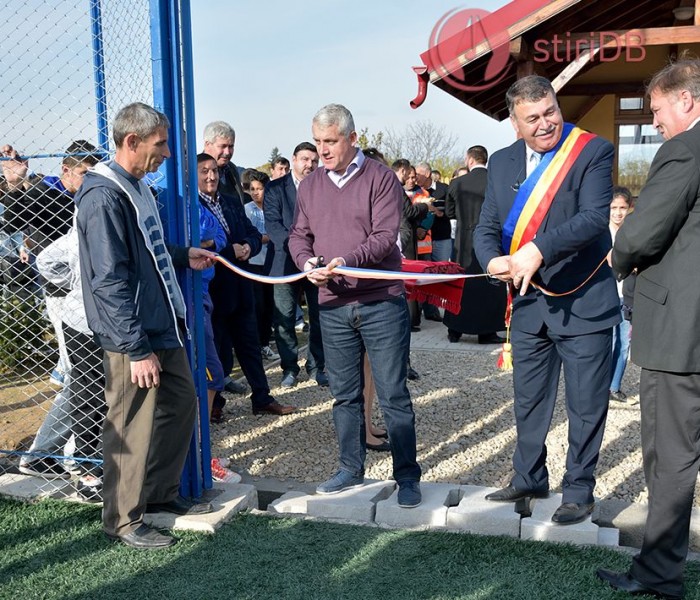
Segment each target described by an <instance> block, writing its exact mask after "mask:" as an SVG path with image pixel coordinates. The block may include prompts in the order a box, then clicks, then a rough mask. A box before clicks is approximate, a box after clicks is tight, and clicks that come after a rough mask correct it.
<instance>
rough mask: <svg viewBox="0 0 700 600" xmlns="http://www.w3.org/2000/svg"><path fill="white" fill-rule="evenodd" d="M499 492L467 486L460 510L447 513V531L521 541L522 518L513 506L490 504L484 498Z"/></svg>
mask: <svg viewBox="0 0 700 600" xmlns="http://www.w3.org/2000/svg"><path fill="white" fill-rule="evenodd" d="M496 489H498V488H484V487H480V486H477V485H463V486H461V487H460V489H459V492H460V496H461V500H460V501H459V504H458V505H457V506H453V507H450V508H448V509H447V527H448V529H455V530H459V531H464V532H467V533H477V534H481V535H505V536H508V537H514V538H517V537H520V515H519V514H518V513H516V512H515V510H514V505H513V504H512V503H511V502H490V501H489V500H486V499H485V498H484V496H486V494H490V493H491V492H495V491H496Z"/></svg>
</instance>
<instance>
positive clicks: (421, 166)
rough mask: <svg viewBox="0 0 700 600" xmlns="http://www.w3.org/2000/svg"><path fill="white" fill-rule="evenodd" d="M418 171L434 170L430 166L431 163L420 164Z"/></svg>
mask: <svg viewBox="0 0 700 600" xmlns="http://www.w3.org/2000/svg"><path fill="white" fill-rule="evenodd" d="M416 169H420V170H421V171H432V170H433V168H432V167H431V166H430V163H427V162H420V163H418V164H417V165H416Z"/></svg>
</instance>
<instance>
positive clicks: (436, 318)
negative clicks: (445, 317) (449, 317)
mask: <svg viewBox="0 0 700 600" xmlns="http://www.w3.org/2000/svg"><path fill="white" fill-rule="evenodd" d="M425 318H426V319H428V321H437V322H438V323H442V317H441V316H440V313H430V314H426V315H425Z"/></svg>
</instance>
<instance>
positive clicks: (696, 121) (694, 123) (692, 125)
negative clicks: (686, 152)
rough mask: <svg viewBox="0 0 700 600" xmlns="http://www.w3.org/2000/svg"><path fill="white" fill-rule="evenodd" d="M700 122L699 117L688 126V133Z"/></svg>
mask: <svg viewBox="0 0 700 600" xmlns="http://www.w3.org/2000/svg"><path fill="white" fill-rule="evenodd" d="M698 122H700V117H698V118H697V119H695V121H693V122H692V123H691V124H690V125H688V129H686V131H690V130H691V129H692V128H693V127H695V126H696V125H697V124H698Z"/></svg>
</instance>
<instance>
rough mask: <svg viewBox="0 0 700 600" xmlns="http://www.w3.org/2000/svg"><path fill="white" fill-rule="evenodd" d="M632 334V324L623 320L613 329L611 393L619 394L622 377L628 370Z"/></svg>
mask: <svg viewBox="0 0 700 600" xmlns="http://www.w3.org/2000/svg"><path fill="white" fill-rule="evenodd" d="M631 334H632V323H631V321H627V320H625V319H622V323H620V324H619V325H615V327H613V344H612V346H613V351H612V368H613V377H612V383H611V384H610V391H611V392H619V391H620V386H621V385H622V376H623V375H624V374H625V368H627V357H628V356H629V350H630V336H631Z"/></svg>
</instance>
